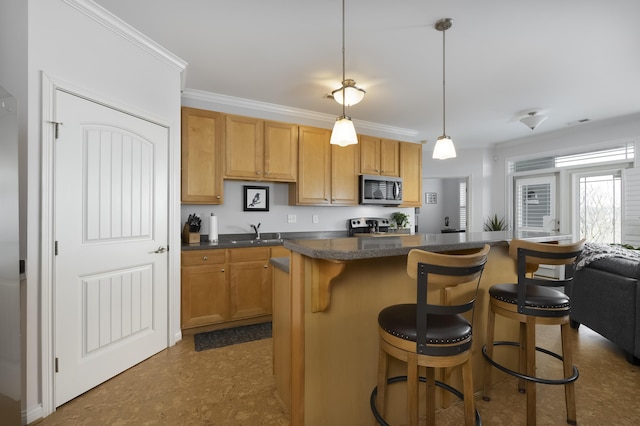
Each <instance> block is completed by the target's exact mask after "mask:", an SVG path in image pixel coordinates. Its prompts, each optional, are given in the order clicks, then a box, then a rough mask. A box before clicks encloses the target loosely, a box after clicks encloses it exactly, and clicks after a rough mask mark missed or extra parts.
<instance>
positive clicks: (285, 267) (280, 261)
mask: <svg viewBox="0 0 640 426" xmlns="http://www.w3.org/2000/svg"><path fill="white" fill-rule="evenodd" d="M269 262H270V263H271V264H272V265H273V266H275V267H276V268H278V269H280V270H282V271H284V272H287V273H288V272H289V258H288V257H272V258H271V259H269Z"/></svg>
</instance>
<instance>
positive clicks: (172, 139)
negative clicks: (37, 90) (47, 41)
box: [40, 73, 182, 417]
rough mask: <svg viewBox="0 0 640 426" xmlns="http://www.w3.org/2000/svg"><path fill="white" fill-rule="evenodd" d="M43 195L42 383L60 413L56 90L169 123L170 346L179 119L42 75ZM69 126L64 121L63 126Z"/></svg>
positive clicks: (175, 316) (175, 295) (176, 326)
mask: <svg viewBox="0 0 640 426" xmlns="http://www.w3.org/2000/svg"><path fill="white" fill-rule="evenodd" d="M41 82H42V123H41V131H42V193H41V229H40V235H41V237H40V238H41V240H40V241H41V247H40V250H41V252H40V274H41V277H40V283H41V287H40V289H41V299H40V318H41V323H40V335H41V339H40V351H41V353H40V355H41V358H40V359H41V365H40V368H41V370H40V383H41V392H42V416H43V417H46V416H48V415H49V414H51V413H52V412H54V411H55V398H54V396H55V395H54V376H55V368H54V362H55V359H54V351H53V348H54V341H53V338H54V336H55V333H54V327H55V324H54V321H55V316H54V309H53V307H54V302H55V299H54V292H53V284H54V276H55V275H54V262H53V258H54V235H53V231H54V226H53V225H54V223H53V212H54V208H53V207H54V206H53V201H54V199H53V195H54V194H53V188H54V185H53V166H54V150H53V144H54V143H55V125H54V123H55V122H56V117H55V93H56V91H57V90H62V91H65V92H67V93H70V94H72V95H75V96H79V97H82V98H85V99H87V100H90V101H92V102H96V103H99V104H102V105H107V106H109V107H111V108H114V109H116V110H119V111H121V112H124V113H127V114H130V115H133V116H136V117H139V118H141V119H144V120H147V121H150V122H153V123H155V124H158V125H159V126H162V127H166V128H167V129H168V131H169V194H168V203H169V211H168V227H169V229H168V246H169V247H168V248H169V252H168V271H167V280H168V285H167V287H168V292H169V294H168V295H167V302H168V306H167V309H168V322H169V324H168V327H167V329H168V333H167V334H168V336H167V346H173V345H174V344H175V343H176V342H177V341H178V340H180V339H181V338H182V334H181V332H180V322H179V320H180V306H179V303H178V302H179V301H180V247H181V241H180V229H179V228H180V227H179V225H177V224H179V223H180V220H181V219H180V191H179V190H180V126H179V121H176V122H167V121H166V120H165V119H162V118H159V117H155V116H151V115H150V114H149V113H148V112H144V111H139V110H137V109H135V108H132V107H131V106H129V105H123V104H121V103H119V102H117V101H114V100H112V99H107V98H105V97H104V96H102V95H97V94H95V93H92V92H90V91H88V90H86V89H83V88H78V87H75V86H74V85H72V84H70V83H67V82H63V81H60V80H57V79H54V78H52V77H50V76H47V75H46V74H44V73H42V78H41ZM63 125H64V124H63Z"/></svg>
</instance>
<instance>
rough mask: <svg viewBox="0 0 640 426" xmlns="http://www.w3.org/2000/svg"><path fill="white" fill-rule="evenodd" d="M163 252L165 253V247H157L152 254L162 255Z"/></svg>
mask: <svg viewBox="0 0 640 426" xmlns="http://www.w3.org/2000/svg"><path fill="white" fill-rule="evenodd" d="M165 251H167V249H166V248H165V247H162V246H160V247H158V250H156V251H154V253H164V252H165Z"/></svg>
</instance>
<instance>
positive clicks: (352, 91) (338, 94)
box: [331, 78, 366, 107]
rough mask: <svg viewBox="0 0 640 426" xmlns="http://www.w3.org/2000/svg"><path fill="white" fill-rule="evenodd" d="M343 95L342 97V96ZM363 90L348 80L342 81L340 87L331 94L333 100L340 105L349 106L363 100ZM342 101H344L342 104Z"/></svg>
mask: <svg viewBox="0 0 640 426" xmlns="http://www.w3.org/2000/svg"><path fill="white" fill-rule="evenodd" d="M343 93H344V96H343ZM365 93H366V92H365V91H364V89H361V88H359V87H358V86H356V82H355V81H354V80H351V79H350V78H348V79H346V80H343V81H342V87H341V88H339V89H336V90H334V91H333V92H331V94H332V95H333V99H335V101H336V102H337V103H339V104H340V105H342V104H344V105H346V106H348V107H349V106H351V105H355V104H357V103H359V102H360V101H361V100H362V99H364V94H365ZM343 99H344V100H345V101H344V102H343Z"/></svg>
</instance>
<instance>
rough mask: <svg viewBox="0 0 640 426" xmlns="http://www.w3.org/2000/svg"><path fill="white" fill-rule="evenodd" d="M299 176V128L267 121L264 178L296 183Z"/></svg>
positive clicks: (265, 125)
mask: <svg viewBox="0 0 640 426" xmlns="http://www.w3.org/2000/svg"><path fill="white" fill-rule="evenodd" d="M297 176H298V126H296V125H295V124H287V123H278V122H275V121H265V123H264V178H265V180H270V181H276V182H295V181H296V178H297Z"/></svg>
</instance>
